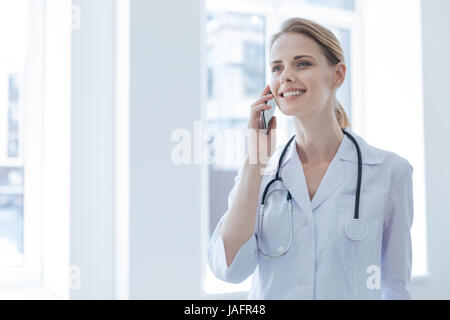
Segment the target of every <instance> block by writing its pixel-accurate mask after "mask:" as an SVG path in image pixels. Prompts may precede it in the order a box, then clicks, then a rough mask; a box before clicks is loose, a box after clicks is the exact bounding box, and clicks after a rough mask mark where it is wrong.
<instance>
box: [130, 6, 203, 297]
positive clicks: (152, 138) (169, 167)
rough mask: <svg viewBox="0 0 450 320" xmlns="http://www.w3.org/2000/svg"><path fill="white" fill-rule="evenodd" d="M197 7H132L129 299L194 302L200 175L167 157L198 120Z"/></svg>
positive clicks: (200, 92)
mask: <svg viewBox="0 0 450 320" xmlns="http://www.w3.org/2000/svg"><path fill="white" fill-rule="evenodd" d="M202 2H203V1H201V0H196V1H179V0H167V1H148V0H132V1H131V8H130V11H131V19H130V21H131V26H130V28H131V36H130V41H131V52H130V61H131V67H130V82H131V83H130V84H131V86H130V102H131V109H130V298H131V299H147V298H152V299H183V298H184V299H187V298H190V299H195V298H199V297H200V281H201V278H200V276H201V268H202V262H203V261H204V260H203V257H204V256H205V250H206V249H205V248H204V247H203V246H202V244H203V243H202V241H204V240H205V239H203V238H202V235H203V234H204V233H205V232H206V231H207V225H206V224H204V225H202V224H201V204H200V200H201V199H202V197H201V184H200V179H201V169H200V167H199V166H198V165H191V166H175V165H174V164H172V162H171V158H170V156H171V149H172V146H173V142H171V133H172V131H173V130H175V129H177V128H186V129H188V130H191V132H192V130H193V125H194V121H195V120H199V119H200V117H201V107H202V97H203V96H204V93H203V88H205V87H206V86H205V85H204V83H203V81H204V79H202V78H201V72H200V71H201V69H200V68H201V67H203V65H202V58H203V57H201V53H202V51H201V38H200V37H201V33H200V30H201V23H202V21H203V19H204V17H203V16H202V10H201V9H200V8H201V3H202ZM203 61H204V60H203Z"/></svg>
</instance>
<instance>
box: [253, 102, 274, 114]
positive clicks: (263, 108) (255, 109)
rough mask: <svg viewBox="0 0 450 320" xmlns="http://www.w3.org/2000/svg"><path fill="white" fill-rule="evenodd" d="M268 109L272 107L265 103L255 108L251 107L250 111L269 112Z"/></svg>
mask: <svg viewBox="0 0 450 320" xmlns="http://www.w3.org/2000/svg"><path fill="white" fill-rule="evenodd" d="M270 108H272V107H271V106H269V105H267V104H265V103H261V104H258V105H256V106H254V107H252V111H253V112H254V113H257V112H261V111H262V110H269V109H270Z"/></svg>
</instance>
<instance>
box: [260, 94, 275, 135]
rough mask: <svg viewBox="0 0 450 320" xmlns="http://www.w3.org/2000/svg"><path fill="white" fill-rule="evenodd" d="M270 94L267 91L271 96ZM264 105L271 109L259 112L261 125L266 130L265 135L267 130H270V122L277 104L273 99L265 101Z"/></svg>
mask: <svg viewBox="0 0 450 320" xmlns="http://www.w3.org/2000/svg"><path fill="white" fill-rule="evenodd" d="M271 93H272V92H271V91H269V94H271ZM264 103H265V104H267V105H268V106H270V107H271V108H270V109H269V110H262V111H261V123H262V125H263V129H267V132H266V134H268V133H269V129H270V126H269V125H270V121H271V120H272V118H273V115H274V113H275V110H276V108H277V104H276V102H275V99H270V100H269V101H265V102H264Z"/></svg>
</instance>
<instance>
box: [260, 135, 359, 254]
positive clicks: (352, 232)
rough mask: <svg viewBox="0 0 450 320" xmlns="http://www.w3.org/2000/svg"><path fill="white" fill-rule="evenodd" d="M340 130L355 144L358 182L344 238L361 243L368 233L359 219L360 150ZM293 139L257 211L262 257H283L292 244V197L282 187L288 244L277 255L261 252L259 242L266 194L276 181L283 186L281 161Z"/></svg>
mask: <svg viewBox="0 0 450 320" xmlns="http://www.w3.org/2000/svg"><path fill="white" fill-rule="evenodd" d="M341 130H342V132H343V133H344V134H346V135H347V136H348V137H349V138H350V140H352V141H353V143H354V144H355V147H356V151H357V153H358V182H357V186H356V200H355V211H354V216H353V219H350V220H348V221H347V222H346V223H345V228H344V230H345V234H346V236H347V237H348V238H349V239H350V240H353V241H361V240H364V239H365V238H366V236H367V232H368V228H367V224H366V222H365V221H364V220H361V219H359V196H360V192H361V174H362V160H361V150H360V148H359V145H358V143H357V142H356V140H355V138H354V137H353V136H352V135H351V134H349V133H348V132H347V131H345V130H344V129H341ZM294 138H295V135H294V136H293V137H292V138H291V139H290V140H289V141H288V143H287V144H286V146H285V147H284V149H283V152H282V153H281V156H280V159H279V160H278V169H277V173H276V175H275V178H274V179H272V180H271V181H270V182H269V183H268V184H267V185H266V188H265V189H264V192H263V195H262V200H261V207H260V210H259V216H260V219H259V227H258V234H257V238H258V250H259V252H260V253H261V254H262V255H263V256H265V257H268V258H278V257H281V256H283V255H285V254H286V253H287V252H288V251H289V249H290V247H291V244H292V204H291V200H292V196H291V193H290V192H289V190H287V188H286V186H284V187H285V189H286V201H287V203H288V211H289V215H290V220H289V243H288V245H287V248H283V247H279V248H278V253H277V254H267V253H265V252H263V250H262V249H261V243H260V241H261V232H262V225H263V219H264V205H265V202H266V196H267V192H268V190H269V188H270V186H271V185H272V184H273V183H274V182H276V181H280V182H281V183H282V184H283V185H284V183H283V179H282V178H281V177H280V168H281V162H282V161H283V157H284V155H285V154H286V151H287V149H288V148H289V146H290V144H291V143H292V141H293V140H294Z"/></svg>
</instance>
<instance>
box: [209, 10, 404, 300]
mask: <svg viewBox="0 0 450 320" xmlns="http://www.w3.org/2000/svg"><path fill="white" fill-rule="evenodd" d="M270 61H271V71H272V78H271V83H270V87H269V86H266V88H265V89H264V91H263V92H262V94H261V97H260V98H259V99H258V100H256V101H255V103H254V104H253V105H252V106H251V109H250V117H249V123H248V128H249V129H253V130H258V129H260V128H261V124H260V121H259V119H260V112H261V111H262V110H267V109H268V108H270V107H268V106H267V105H266V103H265V102H266V101H268V100H270V99H275V101H276V103H277V105H278V107H279V109H280V110H281V112H283V113H284V114H285V115H289V116H291V118H292V121H293V124H294V129H295V139H293V140H292V139H291V143H290V144H286V145H284V146H281V147H280V148H277V149H276V150H274V151H273V153H272V154H271V157H270V160H269V161H268V163H267V164H265V163H264V161H261V159H262V158H263V157H262V156H261V155H259V152H260V151H259V150H269V153H270V152H271V151H272V150H271V149H273V148H270V147H269V148H268V146H271V145H274V141H271V140H274V139H275V135H274V129H276V119H275V118H274V119H273V121H272V122H271V124H270V129H271V131H270V133H269V134H268V135H267V136H261V135H260V136H258V137H259V138H258V139H253V140H255V141H252V142H251V144H250V151H249V152H250V153H249V154H250V155H258V157H257V158H256V160H257V161H250V160H251V157H247V159H246V161H245V163H244V164H243V166H242V167H241V169H240V170H239V173H238V175H237V177H236V178H235V185H234V187H233V189H232V190H231V192H230V195H229V198H228V206H229V210H228V211H227V212H226V214H225V215H224V216H223V217H222V219H221V220H220V221H219V223H218V225H217V227H216V229H215V231H214V234H213V236H212V238H211V241H210V243H209V246H208V261H209V265H210V268H211V270H212V271H213V273H214V274H215V275H216V276H217V277H218V278H219V279H221V280H223V281H227V282H232V283H239V282H242V281H244V280H245V279H246V278H248V276H250V275H251V274H252V273H254V277H253V282H252V286H251V290H250V293H249V296H248V298H249V299H410V298H411V296H410V293H409V292H408V290H407V285H408V282H409V281H410V275H411V263H412V261H411V260H412V252H411V251H412V248H411V235H410V230H411V226H412V220H413V195H412V193H413V190H412V172H413V168H412V166H411V165H410V163H409V162H408V161H407V160H406V159H404V158H402V157H400V156H399V155H397V154H395V153H393V152H389V151H384V150H381V149H378V148H375V147H372V146H370V145H369V144H368V143H367V142H365V141H364V140H363V139H362V138H361V137H359V136H358V135H356V134H355V133H353V132H352V131H351V129H350V123H349V120H348V118H347V116H346V113H345V111H344V109H343V108H342V106H341V105H340V104H339V102H338V101H337V99H336V90H337V89H338V88H339V87H340V86H341V85H342V83H343V82H344V79H345V73H346V65H345V63H344V55H343V51H342V49H341V46H340V44H339V41H338V40H337V39H336V37H335V36H334V35H333V33H332V32H330V31H329V30H328V29H326V28H324V27H323V26H320V25H318V24H316V23H314V22H312V21H309V20H306V19H301V18H292V19H289V20H287V21H286V22H285V23H284V24H283V25H282V30H281V31H280V32H279V33H277V34H275V35H274V36H273V37H272V39H271V43H270ZM270 92H271V94H269V93H270ZM272 93H273V94H272ZM264 137H265V138H264ZM352 137H353V139H355V141H353V139H352ZM356 143H357V144H358V147H356ZM358 148H359V150H358ZM283 151H284V152H283ZM280 158H281V160H280ZM359 159H361V164H359ZM359 168H361V170H362V173H361V178H360V179H361V184H360V186H359V187H358V183H357V181H358V180H359V178H358V176H359V175H360V174H359ZM277 169H278V171H279V177H280V178H281V180H277V181H274V182H272V183H271V184H270V185H269V187H267V185H268V184H269V182H271V181H272V180H273V179H274V177H276V172H277ZM261 172H263V173H264V174H261ZM266 187H267V188H268V190H267V192H264V191H265V189H266ZM358 189H359V191H360V193H359V194H360V196H359V200H358V201H357V196H356V194H357V191H358ZM262 201H264V206H262V205H261V202H262ZM358 202H359V204H358ZM356 204H357V205H356ZM261 208H262V209H263V210H262V212H263V213H264V219H263V223H261V215H260V212H261ZM356 208H358V210H359V211H358V217H356V215H355V212H356V210H357V209H356ZM290 212H291V214H292V215H291V216H290ZM355 218H360V219H358V220H357V221H356V222H359V224H357V227H356V229H352V227H350V226H353V225H352V224H351V223H350V224H348V223H349V221H350V220H352V219H355ZM361 221H362V222H361ZM359 226H361V228H360V229H358V228H359ZM352 230H353V231H352ZM355 230H356V231H355ZM352 232H356V235H355V234H352Z"/></svg>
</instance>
